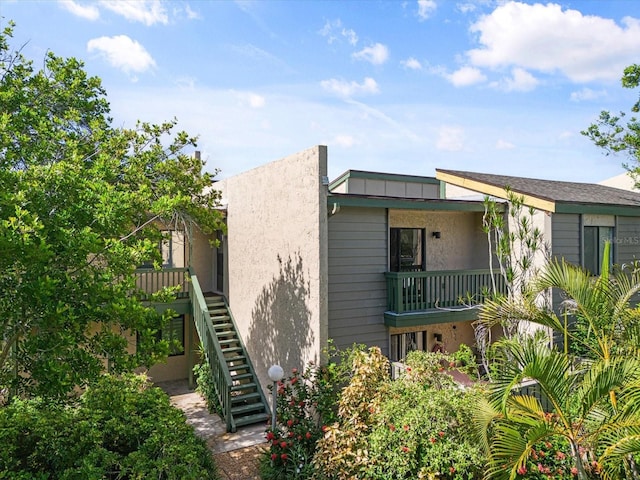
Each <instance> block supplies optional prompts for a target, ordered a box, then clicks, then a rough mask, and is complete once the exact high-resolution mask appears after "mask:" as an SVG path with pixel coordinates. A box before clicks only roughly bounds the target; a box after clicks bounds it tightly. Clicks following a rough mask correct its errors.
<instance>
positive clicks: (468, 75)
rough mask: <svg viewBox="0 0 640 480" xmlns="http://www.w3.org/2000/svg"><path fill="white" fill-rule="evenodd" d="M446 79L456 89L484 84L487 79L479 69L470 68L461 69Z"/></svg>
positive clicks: (446, 76)
mask: <svg viewBox="0 0 640 480" xmlns="http://www.w3.org/2000/svg"><path fill="white" fill-rule="evenodd" d="M445 78H446V79H447V80H449V82H451V84H453V85H454V86H455V87H468V86H469V85H474V84H476V83H482V82H484V81H485V80H486V79H487V77H486V76H485V75H484V74H483V73H482V72H481V71H480V70H479V69H477V68H474V67H468V66H467V67H462V68H459V69H458V70H456V71H455V72H453V73H452V74H450V75H445Z"/></svg>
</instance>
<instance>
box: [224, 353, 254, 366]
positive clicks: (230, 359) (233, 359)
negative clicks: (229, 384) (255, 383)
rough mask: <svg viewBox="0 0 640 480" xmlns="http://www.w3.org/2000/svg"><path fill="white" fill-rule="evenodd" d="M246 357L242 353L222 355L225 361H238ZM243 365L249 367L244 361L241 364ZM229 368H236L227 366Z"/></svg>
mask: <svg viewBox="0 0 640 480" xmlns="http://www.w3.org/2000/svg"><path fill="white" fill-rule="evenodd" d="M246 359H247V357H246V356H244V355H236V356H235V357H224V360H225V362H239V361H240V360H246ZM243 365H244V366H245V368H249V365H247V364H246V363H245V364H243ZM229 368H230V369H231V368H233V369H235V368H237V367H235V366H234V367H229Z"/></svg>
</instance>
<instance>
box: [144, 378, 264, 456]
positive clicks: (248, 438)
mask: <svg viewBox="0 0 640 480" xmlns="http://www.w3.org/2000/svg"><path fill="white" fill-rule="evenodd" d="M156 386H158V387H160V388H161V389H162V390H164V391H165V392H166V393H167V394H168V395H169V397H170V398H171V403H172V404H173V405H174V406H176V407H178V408H179V409H180V410H182V411H183V412H184V413H185V414H186V416H187V423H189V424H190V425H192V426H193V428H194V429H195V431H196V434H197V435H198V436H199V437H201V438H204V440H205V441H206V442H207V445H208V446H209V448H210V449H211V451H212V452H213V453H214V454H218V453H224V452H232V451H234V450H239V449H242V448H247V447H253V446H257V445H262V444H264V443H265V429H266V425H265V424H263V423H258V424H256V425H249V426H246V427H242V428H238V431H237V432H235V433H227V429H226V425H225V423H224V422H223V421H222V419H221V418H220V417H219V416H218V415H215V414H211V413H209V411H208V410H207V404H206V402H205V400H204V399H203V398H202V397H201V396H200V394H199V393H197V392H195V391H193V390H190V389H189V384H188V382H187V381H186V380H178V381H175V382H161V383H157V384H156Z"/></svg>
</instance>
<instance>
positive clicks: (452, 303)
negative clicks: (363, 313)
mask: <svg viewBox="0 0 640 480" xmlns="http://www.w3.org/2000/svg"><path fill="white" fill-rule="evenodd" d="M385 277H386V279H387V292H388V298H389V305H388V309H389V310H390V311H392V312H395V313H405V312H415V311H421V310H430V309H434V308H438V307H441V308H452V307H459V306H461V305H462V302H464V303H467V302H469V301H471V302H472V303H476V304H477V303H481V302H482V301H483V299H484V294H485V293H486V292H487V291H489V290H491V288H492V281H491V271H490V270H442V271H431V272H386V273H385ZM494 279H495V282H496V289H497V290H498V291H500V292H505V291H506V286H505V283H504V278H503V277H502V275H500V274H497V275H494ZM461 300H462V301H461Z"/></svg>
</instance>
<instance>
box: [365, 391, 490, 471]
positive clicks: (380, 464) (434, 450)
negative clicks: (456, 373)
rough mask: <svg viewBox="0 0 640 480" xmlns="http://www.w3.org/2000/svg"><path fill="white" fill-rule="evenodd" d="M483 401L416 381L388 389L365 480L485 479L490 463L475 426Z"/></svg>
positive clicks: (374, 430) (373, 433)
mask: <svg viewBox="0 0 640 480" xmlns="http://www.w3.org/2000/svg"><path fill="white" fill-rule="evenodd" d="M478 395H479V392H478V391H476V390H466V391H465V390H460V389H458V388H440V389H436V388H432V387H425V385H424V384H423V383H419V382H416V381H413V380H412V379H411V378H404V379H402V380H400V381H396V382H392V383H387V384H386V385H385V386H384V387H383V388H382V389H381V390H380V391H379V396H380V398H381V399H382V400H381V401H380V403H379V407H378V410H377V411H376V412H375V421H374V423H373V424H372V425H371V430H370V433H369V435H368V444H369V464H368V468H367V472H366V474H365V475H364V476H363V477H362V478H370V479H377V478H379V479H383V478H384V479H404V478H439V479H456V480H462V479H465V480H470V479H479V478H482V467H483V464H484V461H485V459H484V456H483V454H482V451H481V448H480V446H479V445H478V442H476V441H474V435H473V431H472V422H471V418H472V414H473V410H474V408H475V405H476V400H477V398H478Z"/></svg>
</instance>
